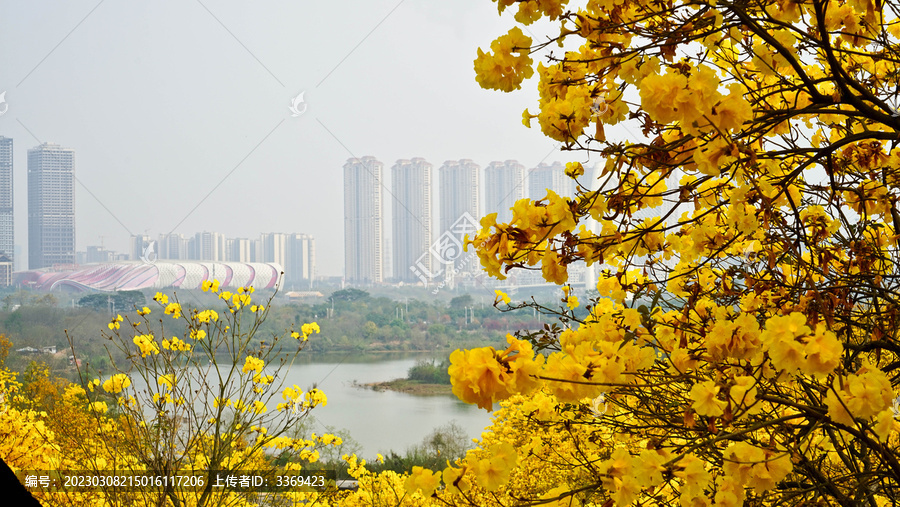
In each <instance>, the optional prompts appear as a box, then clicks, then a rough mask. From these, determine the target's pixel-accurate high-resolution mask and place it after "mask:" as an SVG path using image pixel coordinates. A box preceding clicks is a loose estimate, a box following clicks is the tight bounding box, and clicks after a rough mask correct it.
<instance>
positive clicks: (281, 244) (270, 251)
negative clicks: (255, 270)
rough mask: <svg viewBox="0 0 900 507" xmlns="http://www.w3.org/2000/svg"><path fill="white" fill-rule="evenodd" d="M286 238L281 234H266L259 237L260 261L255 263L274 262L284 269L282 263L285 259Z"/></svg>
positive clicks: (285, 235)
mask: <svg viewBox="0 0 900 507" xmlns="http://www.w3.org/2000/svg"><path fill="white" fill-rule="evenodd" d="M287 237H288V235H287V234H285V233H283V232H268V233H263V234H260V235H259V242H260V244H261V245H262V259H259V260H257V262H274V263H275V264H278V265H280V266H281V267H282V269H284V261H285V258H286V257H287Z"/></svg>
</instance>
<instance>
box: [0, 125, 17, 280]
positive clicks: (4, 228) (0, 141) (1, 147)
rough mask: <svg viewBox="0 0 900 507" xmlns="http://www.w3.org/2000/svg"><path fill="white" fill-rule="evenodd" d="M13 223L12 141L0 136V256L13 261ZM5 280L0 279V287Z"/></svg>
mask: <svg viewBox="0 0 900 507" xmlns="http://www.w3.org/2000/svg"><path fill="white" fill-rule="evenodd" d="M14 233H15V229H14V221H13V140H12V138H9V137H3V136H0V255H5V256H6V257H7V258H8V259H9V260H10V261H11V262H12V261H13V260H14V259H15V234H14ZM4 280H5V278H3V277H0V286H2V285H3V281H4Z"/></svg>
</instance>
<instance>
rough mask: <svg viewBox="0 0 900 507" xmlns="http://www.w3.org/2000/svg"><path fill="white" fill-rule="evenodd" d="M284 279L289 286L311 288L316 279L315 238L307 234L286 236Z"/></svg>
mask: <svg viewBox="0 0 900 507" xmlns="http://www.w3.org/2000/svg"><path fill="white" fill-rule="evenodd" d="M284 277H285V281H286V282H287V283H289V284H291V285H297V286H302V287H306V288H310V287H312V283H313V280H315V278H316V239H315V238H313V237H312V236H309V235H307V234H288V237H287V255H286V257H285V261H284ZM289 287H290V285H289Z"/></svg>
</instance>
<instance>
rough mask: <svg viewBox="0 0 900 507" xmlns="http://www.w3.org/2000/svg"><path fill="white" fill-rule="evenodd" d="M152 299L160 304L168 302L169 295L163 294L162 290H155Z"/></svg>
mask: <svg viewBox="0 0 900 507" xmlns="http://www.w3.org/2000/svg"><path fill="white" fill-rule="evenodd" d="M153 300H154V301H156V302H157V303H159V304H161V305H165V304H168V303H169V296H167V295H165V294H163V293H162V292H157V293H156V295H155V296H153Z"/></svg>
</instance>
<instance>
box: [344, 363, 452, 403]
mask: <svg viewBox="0 0 900 507" xmlns="http://www.w3.org/2000/svg"><path fill="white" fill-rule="evenodd" d="M449 367H450V361H449V360H444V361H441V363H440V364H436V363H435V362H434V361H418V362H417V363H416V364H415V366H413V367H412V368H410V369H409V371H408V372H407V374H406V378H398V379H394V380H389V381H387V382H371V383H368V384H360V387H366V388H369V389H373V390H375V391H385V390H387V391H397V392H401V393H407V394H415V395H419V396H452V395H453V388H452V386H451V385H450V374H449V373H448V372H447V368H449Z"/></svg>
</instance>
